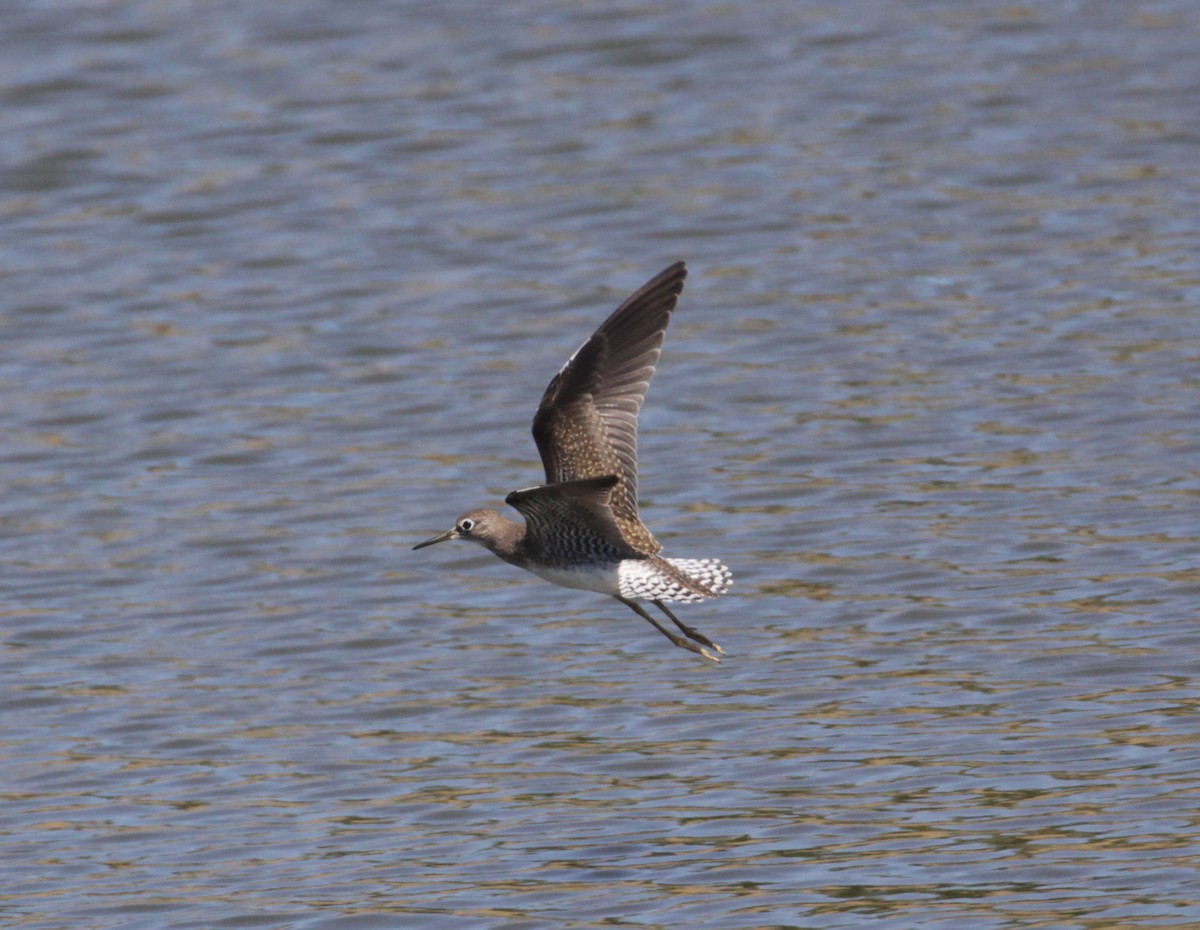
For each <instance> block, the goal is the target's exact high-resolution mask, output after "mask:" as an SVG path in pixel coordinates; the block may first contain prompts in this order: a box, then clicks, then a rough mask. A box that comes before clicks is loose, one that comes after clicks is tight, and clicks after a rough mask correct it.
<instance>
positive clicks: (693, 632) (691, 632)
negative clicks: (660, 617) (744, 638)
mask: <svg viewBox="0 0 1200 930" xmlns="http://www.w3.org/2000/svg"><path fill="white" fill-rule="evenodd" d="M650 603H651V604H653V605H654V606H655V607H657V608H658V609H659V610H661V611H662V612H663V613H664V614H666V615H667V616H668V617H670V618H671V622H672V623H674V624H675V625H676V626H677V627H679V629H681V630H683V635H684V636H686V637H687V638H688V639H694V640H695V641H696V642H698V643H703V644H704V645H705V646H708V648H709V649H715V650H717V652H718V653H720V654H721V655H725V650H724V649H722V648H721V647H720V646H718V645H717V644H716V643H714V642H713V641H712V640H711V639H709V638H708V637H707V636H705V635H704V634H703V633H701V632H700V631H699V630H697V629H696V628H695V627H691V626H688V625H687V624H686V623H684V622H683V621H682V620H680V619H679V618H678V617H676V616H675V615H674V614H673V613H671V611H669V610H667V605H666V604H664V603H663V602H662V601H651V602H650Z"/></svg>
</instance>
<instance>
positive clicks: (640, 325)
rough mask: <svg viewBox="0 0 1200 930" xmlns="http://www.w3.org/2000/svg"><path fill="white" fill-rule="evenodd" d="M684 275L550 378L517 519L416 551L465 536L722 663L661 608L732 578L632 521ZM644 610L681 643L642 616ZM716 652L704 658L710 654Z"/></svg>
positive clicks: (482, 518) (481, 523) (650, 290)
mask: <svg viewBox="0 0 1200 930" xmlns="http://www.w3.org/2000/svg"><path fill="white" fill-rule="evenodd" d="M685 277H687V268H686V267H685V266H684V263H683V262H676V263H675V264H674V265H672V266H671V267H670V268H667V269H666V270H665V271H663V272H662V273H661V274H659V275H657V276H655V277H654V278H652V279H650V280H649V281H647V282H646V284H645V285H644V286H643V287H642V288H641V289H639V290H638V291H637V292H636V293H634V294H633V296H631V297H630V298H629V299H628V300H626V301H625V302H624V303H623V304H621V306H620V307H618V308H617V309H616V310H615V311H614V312H613V314H612V316H610V317H609V318H608V319H607V320H605V321H604V323H603V324H602V325H601V326H600V328H599V329H597V330H596V331H595V332H594V333H593V334H592V336H591V338H590V339H588V341H587V342H585V343H584V344H583V345H582V346H580V347H579V349H578V350H577V351H576V352H575V354H574V355H572V356H571V357H570V358H569V359H568V360H567V363H566V364H565V365H564V366H563V367H562V369H561V370H560V371H559V373H558V374H557V375H555V376H554V378H553V379H552V380H551V381H550V384H549V386H548V387H547V388H546V392H545V393H544V394H543V395H542V401H541V403H540V404H538V409H537V413H536V414H535V415H534V418H533V438H534V441H535V442H536V443H537V447H538V452H539V453H540V454H541V457H542V464H543V465H544V466H545V468H546V484H544V485H540V486H538V487H532V488H524V489H523V490H520V491H513V492H512V493H511V494H509V495H508V497H506V498H505V499H504V501H505V503H506V504H510V505H511V506H512V507H514V508H516V510H517V511H519V512H520V514H521V515H522V516H523V517H524V518H525V522H524V523H523V524H522V523H516V522H514V521H512V520H509V519H507V518H505V517H503V516H501V515H500V514H499V513H497V512H496V511H494V510H470V511H468V512H467V513H464V514H463V515H462V516H461V517H459V518H458V520H457V521H455V524H454V529H452V530H449V531H448V532H445V533H442V534H440V535H438V536H434V537H433V538H432V539H427V540H425V542H423V543H419V544H418V545H416V546H414V547H413V548H414V549H421V548H423V547H425V546H432V545H433V544H434V543H440V542H445V541H446V540H449V539H466V540H469V541H471V542H474V543H478V544H479V545H481V546H483V547H484V548H485V549H488V550H489V551H491V552H493V553H495V554H496V555H497V556H499V557H500V558H501V559H503V560H504V561H505V562H508V563H510V564H512V565H516V566H517V567H518V568H523V569H525V570H526V571H530V572H533V573H534V574H535V575H539V576H540V577H542V578H544V579H546V580H547V581H552V582H554V584H557V585H562V586H563V587H567V588H581V589H583V590H585V591H599V592H600V593H602V594H608V595H610V596H612V597H615V598H616V599H617V600H618V601H620V602H621V603H622V604H624V605H625V606H627V607H629V608H630V609H631V610H633V611H634V612H635V613H637V614H638V615H640V616H642V617H644V618H645V619H646V620H649V621H650V623H652V624H653V625H654V627H655V629H657V630H658V631H659V632H660V633H662V634H663V636H665V637H667V639H669V640H670V641H671V642H673V643H674V644H675V645H676V646H680V647H682V648H684V649H690V650H691V651H692V652H696V653H699V654H700V655H702V656H704V657H705V658H706V659H712V660H713V661H714V662H719V661H720V659H719V658H718V655H724V654H725V650H723V649H722V648H721V647H720V646H718V645H717V644H716V643H714V642H713V641H712V640H711V639H709V638H708V637H707V636H705V635H704V634H703V633H701V632H700V631H699V630H696V629H695V628H693V627H690V626H688V625H687V624H685V623H683V622H682V621H681V620H680V619H679V618H678V617H676V616H675V614H673V613H672V612H671V611H670V610H669V609H668V608H667V606H666V604H664V603H663V602H664V601H703V600H706V599H708V598H713V597H719V596H720V595H721V594H723V593H724V592H725V590H726V589H727V588H728V587H729V585H730V582H731V581H732V580H733V575H732V574H731V573H730V571H729V569H728V568H726V567H725V566H724V565H723V564H722V563H721V562H720V561H719V560H718V559H667V558H663V557H662V556H660V555H659V552H661V551H662V546H660V545H659V543H658V541H657V540H655V538H654V537H653V536H651V535H650V531H649V530H648V529H646V526H645V524H643V523H642V521H641V519H640V518H639V517H638V507H637V500H638V498H637V467H638V466H637V417H638V412H639V411H640V410H641V407H642V401H643V400H644V399H645V397H646V390H647V388H649V386H650V379H651V378H653V377H654V370H655V365H656V364H657V363H658V357H659V354H660V353H661V352H662V344H663V338H664V336H665V334H666V330H667V324H668V323H669V322H670V320H671V312H672V311H673V310H674V309H675V304H676V302H677V301H678V299H679V295H680V294H681V293H682V292H683V279H684V278H685ZM639 600H642V601H649V602H650V603H651V604H653V605H654V606H655V607H657V608H658V609H659V610H661V611H662V612H663V613H664V614H666V615H667V617H668V618H670V620H671V622H672V623H674V624H675V626H677V627H678V628H679V630H680V631H681V632H682V633H683V636H680V635H679V634H677V633H673V632H672V631H670V630H668V629H667V628H666V627H664V626H663V625H662V624H661V623H659V622H658V621H657V620H655V619H654V617H652V616H650V614H648V613H647V612H646V611H645V610H644V609H643V608H642V607H641V605H640V604H638V603H637V601H639ZM709 650H712V651H709Z"/></svg>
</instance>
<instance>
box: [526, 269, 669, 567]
mask: <svg viewBox="0 0 1200 930" xmlns="http://www.w3.org/2000/svg"><path fill="white" fill-rule="evenodd" d="M685 277H687V268H686V267H685V266H684V263H683V262H676V263H675V264H674V265H672V266H671V267H670V268H667V269H666V270H665V271H663V272H662V273H661V274H659V275H657V276H656V277H654V278H652V279H651V280H650V281H648V282H647V283H646V284H645V285H644V286H643V287H642V288H641V289H640V290H638V291H637V292H636V293H635V294H634V295H633V296H632V297H630V298H629V299H628V300H626V301H625V302H624V303H623V304H621V306H619V307H618V308H617V309H616V310H615V311H614V312H613V314H612V316H610V317H609V318H608V319H607V320H605V321H604V323H603V325H601V326H600V328H599V329H597V330H596V332H595V333H593V334H592V337H591V338H590V339H588V341H587V342H585V343H584V344H583V345H582V346H580V347H579V349H578V351H576V353H575V354H574V355H572V356H571V358H570V359H569V360H568V361H567V363H566V364H565V365H564V366H563V367H562V370H561V371H560V372H559V373H558V374H557V375H555V376H554V379H553V380H552V381H551V382H550V385H549V387H547V388H546V393H545V394H543V395H542V402H541V403H540V404H539V405H538V410H537V414H536V415H535V416H534V418H533V438H534V441H535V442H536V443H537V447H538V452H540V453H541V456H542V464H543V465H545V466H546V481H547V483H549V484H560V483H562V482H566V481H576V480H578V479H580V478H592V477H595V476H597V475H616V476H617V478H618V479H619V483H618V484H617V486H616V487H615V488H614V489H613V492H612V514H613V519H614V520H615V521H616V523H617V525H618V526H619V527H620V529H621V532H622V533H623V535H624V538H625V540H626V541H627V542H628V543H629V545H631V546H633V547H634V548H635V549H637V550H638V551H639V552H641V553H644V554H646V555H653V554H654V553H656V552H658V551H659V550H660V549H661V548H662V547H661V546H660V545H659V544H658V542H657V541H655V539H654V537H653V536H651V535H650V531H649V530H647V529H646V527H645V526H644V525H642V521H641V519H640V518H639V517H638V509H637V417H638V412H639V411H640V410H641V409H642V401H643V400H644V399H645V397H646V389H647V388H649V387H650V379H651V378H653V377H654V368H655V365H656V364H657V363H658V356H659V354H660V353H661V351H662V344H663V338H664V335H665V333H666V329H667V324H668V323H669V322H670V320H671V311H672V310H674V309H675V304H676V302H677V301H678V299H679V295H680V293H682V291H683V279H684V278H685Z"/></svg>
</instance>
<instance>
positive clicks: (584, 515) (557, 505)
mask: <svg viewBox="0 0 1200 930" xmlns="http://www.w3.org/2000/svg"><path fill="white" fill-rule="evenodd" d="M619 480H620V479H618V478H617V476H616V475H601V476H600V477H598V478H584V479H582V480H580V481H566V482H563V483H561V484H546V485H542V486H540V487H536V488H524V489H523V490H520V491H513V492H512V493H511V494H509V495H508V497H506V498H505V499H504V502H505V503H506V504H510V505H511V506H513V507H515V508H516V509H517V510H519V511H520V512H521V515H522V516H523V517H524V518H525V539H526V544H527V545H529V546H530V547H531V548H533V549H534V550H535V551H537V550H541V551H545V550H547V549H549V550H550V551H551V552H577V553H579V554H580V555H581V556H586V555H593V556H601V557H604V558H610V559H624V558H630V557H631V556H636V555H637V554H638V553H637V551H636V550H634V549H633V548H632V547H631V546H630V545H629V544H628V543H627V542H626V541H625V536H624V535H623V534H622V532H621V528H620V527H619V526H617V524H616V522H615V521H614V520H613V514H612V508H611V506H610V502H611V497H612V493H613V488H615V487H616V486H617V483H618V481H619Z"/></svg>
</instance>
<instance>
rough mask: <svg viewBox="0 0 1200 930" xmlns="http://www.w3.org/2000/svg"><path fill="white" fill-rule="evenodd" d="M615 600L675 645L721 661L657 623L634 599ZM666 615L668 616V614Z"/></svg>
mask: <svg viewBox="0 0 1200 930" xmlns="http://www.w3.org/2000/svg"><path fill="white" fill-rule="evenodd" d="M617 600H618V601H620V602H621V603H622V604H624V605H625V606H626V607H628V608H629V609H630V610H632V611H633V612H634V613H635V614H638V615H639V616H641V617H644V618H645V619H647V620H649V621H650V624H651V625H652V626H653V627H654V629H656V630H658V632H660V633H662V635H663V636H665V637H666V638H667V639H669V640H670V641H671V642H673V643H674V644H675V645H676V646H679V647H680V648H681V649H690V650H691V651H692V652H695V653H697V654H698V655H702V656H704V658H706V659H712V660H713V661H714V662H720V661H721V660H720V659H719V658H717V657H716V656H715V655H713V654H712V653H711V652H709V651H708V650H707V649H705V648H704V647H703V646H697V645H696V644H695V643H692V642H689V641H688V640H686V639H684V638H683V637H682V636H680V635H679V634H677V633H672V632H671V631H670V630H668V629H667V628H666V627H665V626H663V625H662V624H661V623H659V622H658V621H657V620H655V619H654V618H653V617H651V616H650V615H649V614H648V613H646V611H644V610H642V608H641V606H639V605H638V604H637V603H635V602H634V601H627V600H625V598H623V597H617ZM655 603H656V604H657V603H658V602H657V601H655ZM659 606H660V607H661V606H662V605H661V604H659ZM668 616H670V614H668ZM671 619H672V620H674V619H675V618H674V617H671ZM675 622H676V623H677V624H679V628H680V629H681V630H683V631H684V632H685V633H687V632H688V629H687V627H685V626H684V625H683V624H682V623H679V621H678V620H675ZM694 632H695V631H694V630H693V631H692V633H694ZM689 635H691V634H689ZM693 638H695V637H694V636H693ZM708 645H710V646H712V645H713V644H712V643H709V644H708ZM713 648H715V649H716V650H717V652H720V651H721V649H720V647H719V646H713Z"/></svg>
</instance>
